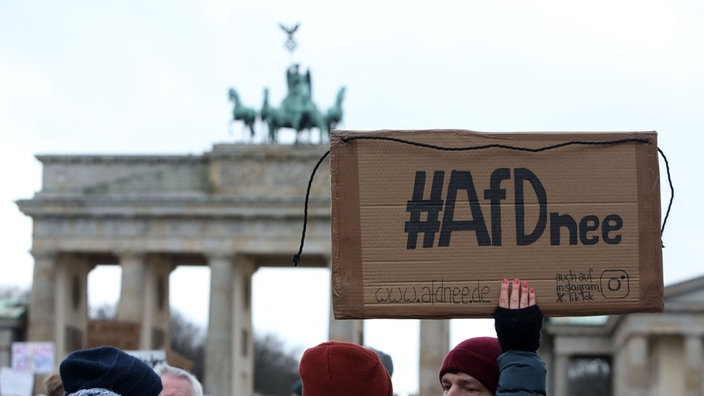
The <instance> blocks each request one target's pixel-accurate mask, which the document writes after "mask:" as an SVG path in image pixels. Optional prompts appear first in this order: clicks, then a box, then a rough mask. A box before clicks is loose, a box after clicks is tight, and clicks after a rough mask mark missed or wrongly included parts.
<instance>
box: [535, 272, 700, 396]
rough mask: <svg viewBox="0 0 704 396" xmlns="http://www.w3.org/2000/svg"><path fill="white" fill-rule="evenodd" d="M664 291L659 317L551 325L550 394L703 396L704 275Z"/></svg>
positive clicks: (547, 331)
mask: <svg viewBox="0 0 704 396" xmlns="http://www.w3.org/2000/svg"><path fill="white" fill-rule="evenodd" d="M664 293H665V296H664V297H665V309H664V312H662V313H650V314H647V313H637V314H628V315H618V316H603V317H587V318H551V319H549V320H548V322H547V324H546V326H545V327H544V329H543V340H542V346H541V350H540V354H541V356H542V357H543V360H545V363H546V366H547V368H548V394H551V395H565V396H567V395H570V396H583V395H601V396H628V395H634V396H635V395H649V396H670V395H687V396H702V395H704V380H703V378H704V348H703V346H702V342H703V340H704V277H700V278H695V279H691V280H688V281H685V282H682V283H679V284H675V285H671V286H668V287H666V288H665V292H664Z"/></svg>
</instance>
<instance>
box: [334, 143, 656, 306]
mask: <svg viewBox="0 0 704 396" xmlns="http://www.w3.org/2000/svg"><path fill="white" fill-rule="evenodd" d="M330 167H331V169H330V171H331V178H332V294H333V312H334V315H335V318H337V319H351V318H462V317H491V315H492V313H493V311H494V309H495V307H496V306H497V304H498V296H499V287H500V283H501V281H502V280H503V279H504V278H507V279H513V278H520V279H522V280H527V281H528V282H529V284H530V285H531V286H532V287H534V288H535V290H536V296H537V301H538V304H539V305H540V307H541V309H542V311H543V312H544V313H545V314H546V315H549V316H579V315H598V314H618V313H627V312H654V311H662V309H663V281H662V251H661V238H660V226H661V224H660V184H659V177H660V173H659V170H658V152H657V134H656V133H655V132H629V133H477V132H471V131H457V130H432V131H374V132H351V131H336V132H334V133H333V134H332V135H331V138H330Z"/></svg>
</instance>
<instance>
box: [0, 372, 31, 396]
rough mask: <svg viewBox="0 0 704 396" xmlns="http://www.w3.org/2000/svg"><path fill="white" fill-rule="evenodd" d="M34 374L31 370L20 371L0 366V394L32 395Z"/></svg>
mask: <svg viewBox="0 0 704 396" xmlns="http://www.w3.org/2000/svg"><path fill="white" fill-rule="evenodd" d="M33 388H34V375H33V374H32V372H31V371H18V370H13V369H11V368H9V367H0V395H2V396H32V390H33Z"/></svg>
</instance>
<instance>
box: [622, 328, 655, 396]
mask: <svg viewBox="0 0 704 396" xmlns="http://www.w3.org/2000/svg"><path fill="white" fill-rule="evenodd" d="M648 354H649V348H648V338H647V337H646V336H644V335H635V334H634V335H631V336H630V337H628V339H627V340H626V341H625V345H624V346H623V348H621V349H620V351H619V355H621V356H619V357H618V359H617V364H616V365H615V366H614V367H615V368H614V374H615V376H614V377H613V380H614V384H615V385H616V388H615V389H614V395H624V396H628V395H633V396H637V395H647V394H649V389H648V388H649V385H650V370H649V366H648Z"/></svg>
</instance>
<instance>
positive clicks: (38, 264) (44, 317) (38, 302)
mask: <svg viewBox="0 0 704 396" xmlns="http://www.w3.org/2000/svg"><path fill="white" fill-rule="evenodd" d="M32 255H33V256H34V277H33V280H32V291H31V294H30V297H29V326H28V327H29V331H28V334H27V339H28V341H51V342H54V341H55V340H56V339H55V336H56V334H55V311H56V309H55V306H54V297H55V288H54V276H55V272H56V257H57V254H56V252H49V251H36V250H33V251H32Z"/></svg>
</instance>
